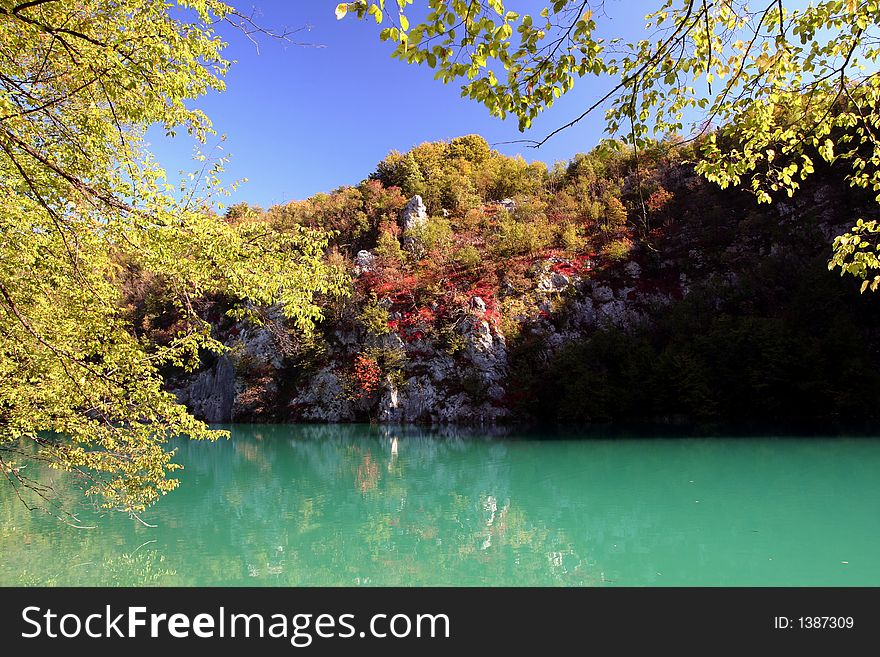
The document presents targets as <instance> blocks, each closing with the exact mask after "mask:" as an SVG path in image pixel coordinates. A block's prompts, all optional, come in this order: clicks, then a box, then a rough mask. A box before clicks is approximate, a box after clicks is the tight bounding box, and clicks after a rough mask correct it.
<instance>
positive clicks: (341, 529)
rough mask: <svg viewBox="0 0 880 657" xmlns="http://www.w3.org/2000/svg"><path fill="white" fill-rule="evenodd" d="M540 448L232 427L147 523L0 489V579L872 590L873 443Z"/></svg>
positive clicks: (422, 435) (877, 484) (876, 475)
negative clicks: (42, 507)
mask: <svg viewBox="0 0 880 657" xmlns="http://www.w3.org/2000/svg"><path fill="white" fill-rule="evenodd" d="M535 438H536V436H532V437H530V438H526V437H519V438H517V437H516V436H513V437H511V438H505V439H497V438H496V439H492V438H485V437H480V436H479V435H475V436H461V435H459V436H449V435H446V436H444V435H439V434H432V433H430V432H427V431H422V430H418V429H402V430H392V429H388V428H382V427H370V426H341V427H340V426H321V427H316V426H289V425H288V426H285V425H280V426H243V425H241V426H235V427H232V439H231V440H229V441H220V442H217V443H196V442H188V441H181V442H179V443H178V444H177V445H178V447H179V454H178V459H177V460H178V461H179V462H181V463H183V464H184V465H185V470H184V471H183V472H182V473H181V477H180V478H181V486H180V488H179V489H178V490H176V491H174V492H173V493H171V494H170V495H168V496H166V497H165V498H163V499H162V500H161V501H160V502H159V504H158V505H156V506H155V507H153V508H151V509H150V510H148V511H147V512H146V513H144V514H143V516H142V517H143V518H144V520H145V521H147V522H149V523H150V524H153V525H155V527H146V526H144V525H142V524H140V523H138V522H136V521H133V520H130V519H129V518H127V517H124V516H103V517H99V516H97V515H95V514H93V513H89V512H88V511H83V512H82V513H81V515H80V519H81V520H82V521H83V522H84V523H94V524H96V525H97V528H95V529H89V530H85V529H74V528H71V527H68V526H66V525H63V524H61V523H59V522H58V521H57V520H55V519H54V518H51V517H49V516H47V515H45V514H42V513H31V512H28V511H27V510H26V509H25V508H24V507H23V506H22V505H21V504H20V503H19V502H18V501H17V499H16V498H15V497H14V495H13V493H12V491H11V490H10V488H9V486H8V485H6V483H5V482H2V485H0V522H2V524H0V550H2V554H3V559H2V560H0V584H2V585H17V584H25V585H45V584H53V585H132V586H139V585H182V586H190V585H251V586H262V585H281V586H295V585H345V586H355V585H376V586H379V585H478V586H483V585H563V586H569V585H572V586H665V585H675V586H707V585H708V586H715V585H723V586H740V585H754V586H778V585H791V586H800V585H818V586H862V585H870V586H878V585H880V440H876V439H865V438H858V439H847V438H833V439H819V438H810V439H795V438H735V439H733V438H732V439H724V438H711V439H692V438H688V439H624V440H621V439H615V440H608V439H606V440H599V439H580V440H536V439H535ZM571 438H577V436H574V435H572V436H571ZM54 476H56V477H57V476H60V475H57V474H56V475H54ZM57 483H58V485H59V486H63V482H62V481H61V480H59V481H58V482H57ZM76 499H77V498H76V497H75V496H73V495H71V496H70V498H69V500H70V503H73V502H72V501H73V500H76Z"/></svg>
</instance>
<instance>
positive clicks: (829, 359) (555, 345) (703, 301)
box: [126, 135, 880, 424]
mask: <svg viewBox="0 0 880 657" xmlns="http://www.w3.org/2000/svg"><path fill="white" fill-rule="evenodd" d="M692 156H693V151H692V147H690V146H685V145H682V144H679V143H676V142H665V143H658V144H656V145H655V146H654V147H653V148H652V149H651V150H650V151H649V152H642V153H640V154H639V157H638V158H635V157H634V156H633V154H632V153H631V152H629V151H628V150H627V149H625V148H624V147H622V146H621V145H620V144H616V143H614V142H607V143H605V144H603V145H602V146H601V147H600V148H597V149H595V150H594V151H592V152H591V153H589V154H586V155H579V156H578V157H576V158H575V159H574V160H572V161H571V162H568V163H564V164H557V165H555V166H554V167H553V168H552V169H548V168H547V167H546V166H544V165H541V164H538V163H535V164H527V163H526V162H525V161H524V160H522V159H521V158H509V157H505V156H502V155H500V154H498V153H497V152H494V151H492V150H491V149H490V147H489V146H488V144H487V143H486V142H485V141H484V140H483V139H482V138H480V137H477V136H474V135H471V136H467V137H462V138H458V139H454V140H452V141H450V142H442V143H425V144H422V145H420V146H417V147H415V148H414V149H412V150H411V151H410V152H408V153H403V154H401V153H391V154H390V155H389V156H388V157H387V158H386V159H385V160H383V161H382V162H380V163H379V164H378V166H377V168H376V171H375V172H374V173H373V174H372V175H371V176H370V177H369V178H368V179H367V180H365V181H364V182H363V183H361V184H359V185H357V186H355V187H345V188H340V189H338V190H336V191H334V192H332V193H330V194H320V195H316V196H314V197H312V198H310V199H308V200H306V201H300V202H292V203H288V204H285V205H280V206H275V207H272V208H269V209H268V210H262V209H260V208H256V207H250V206H247V205H238V206H233V207H232V208H230V209H229V211H228V212H227V214H226V220H227V221H229V222H232V223H236V222H255V223H266V224H267V225H270V226H271V227H272V228H273V230H281V231H283V230H285V229H286V228H290V227H292V226H295V225H302V226H309V227H313V228H321V229H325V230H329V231H333V236H334V237H333V240H332V245H333V246H332V247H331V248H330V250H329V251H328V253H327V259H328V262H330V263H332V264H335V265H336V266H337V267H340V268H343V269H344V270H345V271H346V272H348V274H349V279H350V280H349V284H348V294H347V295H346V296H344V297H339V298H332V299H325V300H324V302H323V308H324V313H325V316H324V319H323V321H322V322H321V323H320V326H319V330H318V331H317V332H316V333H314V334H313V335H309V336H305V335H302V334H301V333H299V332H297V331H295V330H294V329H293V327H291V326H289V325H287V324H286V323H285V321H284V320H283V318H282V316H281V314H280V313H279V312H278V309H277V308H251V309H249V310H250V311H251V315H252V317H251V318H250V319H238V320H236V319H235V318H234V317H231V316H230V315H229V313H228V311H229V310H230V309H231V308H233V307H234V306H235V300H234V299H226V298H211V299H202V300H199V301H198V305H199V310H200V312H201V313H202V314H203V316H204V317H206V318H208V319H209V321H210V322H211V325H212V331H213V332H214V334H215V336H216V337H218V338H219V339H221V340H222V341H223V342H224V343H225V344H226V345H227V346H229V348H230V349H229V351H228V352H227V353H226V354H224V355H222V356H219V357H217V356H216V355H212V354H204V355H203V357H202V367H201V369H200V370H199V371H198V372H196V373H194V374H188V373H185V372H183V371H182V370H178V369H168V370H166V372H165V376H166V381H167V383H168V386H169V388H170V389H172V390H174V391H175V392H176V394H177V395H178V398H179V399H180V400H181V401H182V402H183V403H185V404H187V406H188V407H189V408H190V409H191V410H192V411H193V412H194V414H196V416H198V417H201V418H204V419H206V420H209V421H212V422H226V421H304V422H313V421H317V422H350V421H366V420H372V421H379V422H394V423H397V422H403V423H431V424H445V423H451V424H455V423H467V424H494V423H499V422H517V421H534V420H540V421H543V422H558V421H563V422H564V421H576V422H605V421H627V422H631V421H650V422H656V421H700V422H707V421H708V422H711V421H728V422H729V421H734V420H739V419H743V418H748V419H749V420H751V421H788V420H809V419H832V420H833V419H847V420H854V419H863V418H868V417H874V416H875V415H876V411H875V410H874V404H873V399H874V397H875V392H874V391H875V390H876V389H877V386H878V385H880V375H878V372H880V368H878V365H880V340H878V338H880V336H878V333H877V328H876V327H877V326H878V322H877V320H878V310H877V303H876V300H875V299H873V298H872V297H871V296H870V295H868V296H861V295H859V293H858V282H857V281H855V280H852V279H851V278H850V277H847V278H845V279H841V278H840V277H839V276H838V275H837V274H836V273H831V272H829V271H828V269H827V266H826V265H827V261H828V258H829V256H830V240H831V239H832V238H833V237H834V236H835V235H837V234H839V233H840V232H843V231H844V230H845V229H846V228H848V227H849V226H851V225H852V224H853V223H854V222H855V220H856V219H857V218H859V217H863V218H866V219H867V218H877V215H878V212H877V206H876V204H875V203H873V202H872V201H871V199H870V197H869V195H868V194H864V195H862V194H861V193H860V192H857V191H854V190H853V189H852V188H850V187H849V186H848V185H847V183H846V182H845V180H844V179H843V175H842V174H841V173H839V172H838V171H835V170H834V169H831V168H826V169H825V170H820V171H817V173H816V174H815V175H814V176H813V177H812V178H810V179H809V180H808V181H807V182H806V183H805V184H804V186H803V189H801V190H800V191H799V192H798V193H797V194H796V195H795V196H794V198H792V199H788V198H780V199H778V200H777V202H775V203H774V204H773V205H769V206H768V205H761V206H759V205H757V203H756V202H755V199H754V197H753V196H752V195H750V194H748V193H746V192H743V191H738V190H726V191H722V190H720V189H718V188H717V187H715V186H713V185H711V184H710V183H708V182H706V181H705V180H703V179H701V178H699V177H698V176H696V175H695V174H694V172H693V167H692V166H691V165H690V164H688V161H689V159H691V158H692ZM126 289H127V294H128V303H129V308H130V315H131V321H132V325H133V327H135V330H136V331H141V332H143V333H144V335H145V336H146V337H147V338H148V339H149V340H153V341H158V342H161V341H163V340H169V339H171V336H173V334H174V330H175V322H176V318H175V315H174V311H173V309H172V306H171V305H170V304H169V303H167V299H166V298H165V295H166V294H167V291H166V290H165V289H164V288H163V285H162V281H161V280H159V279H156V280H149V281H145V280H143V279H141V278H139V277H138V274H137V272H130V279H129V280H128V282H127V288H126ZM257 318H259V319H257Z"/></svg>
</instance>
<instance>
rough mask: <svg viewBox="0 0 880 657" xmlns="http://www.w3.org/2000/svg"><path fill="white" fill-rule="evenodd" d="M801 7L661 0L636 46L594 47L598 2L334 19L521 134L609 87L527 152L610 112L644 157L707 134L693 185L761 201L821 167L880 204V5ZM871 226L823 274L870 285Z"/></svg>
mask: <svg viewBox="0 0 880 657" xmlns="http://www.w3.org/2000/svg"><path fill="white" fill-rule="evenodd" d="M795 4H796V3H793V2H788V1H785V0H765V2H762V3H760V4H758V5H757V7H754V8H753V7H752V6H751V5H749V4H747V3H745V2H742V1H740V0H662V1H659V0H658V2H657V3H656V4H655V6H654V8H653V10H652V11H650V13H649V14H648V15H647V16H646V17H645V38H644V39H640V40H638V41H635V42H625V41H623V40H621V39H616V38H612V39H607V38H603V37H602V36H601V35H600V33H601V30H602V22H601V19H602V14H603V5H602V3H601V2H592V1H591V0H553V2H551V3H549V5H548V6H547V7H545V8H544V9H542V10H541V11H540V12H538V13H536V14H521V13H518V12H516V11H509V10H508V9H507V8H506V6H505V3H504V2H503V0H451V1H449V0H424V1H423V2H419V3H415V2H413V0H396V2H390V1H389V2H385V0H377V1H372V0H357V1H356V2H348V3H342V4H340V5H338V7H337V9H336V15H337V17H338V18H343V17H344V16H345V15H347V14H348V13H349V12H353V13H355V14H357V16H358V17H359V18H362V19H369V20H373V19H375V22H376V23H380V24H382V25H383V29H382V31H381V32H380V37H381V38H382V39H383V40H385V41H390V42H392V43H394V44H395V49H394V52H393V56H394V57H396V58H399V59H401V60H403V61H405V62H408V63H412V64H422V65H426V66H429V67H431V68H433V69H435V70H436V74H435V77H436V78H437V79H440V80H442V81H443V82H444V83H449V82H454V81H459V82H461V85H462V87H461V88H462V95H463V96H466V97H469V98H471V99H473V100H476V101H478V102H480V103H483V104H484V105H486V107H487V108H488V109H489V111H490V112H491V113H492V114H493V115H495V116H499V117H505V116H507V115H513V116H515V117H516V118H517V119H518V120H519V126H520V129H521V130H525V129H527V128H529V127H530V125H531V123H532V121H533V119H534V118H535V117H536V116H537V115H538V114H539V113H540V112H541V111H543V110H545V109H547V108H548V107H550V106H551V105H552V104H553V103H554V101H555V100H556V99H557V98H559V97H560V96H562V95H563V94H565V93H566V92H568V91H570V90H571V89H572V88H573V86H574V84H575V81H576V80H578V79H581V78H588V79H589V78H594V79H602V80H605V81H606V82H605V85H604V86H602V85H601V84H600V85H598V88H599V89H601V91H599V92H598V93H597V97H596V101H595V103H594V104H592V105H591V106H590V107H587V108H585V109H584V112H583V114H582V115H581V116H580V117H576V118H575V119H574V120H573V121H571V122H569V123H568V124H566V125H564V126H562V127H560V128H559V129H557V130H555V131H553V132H552V133H550V135H548V136H547V137H545V138H544V139H541V140H533V141H531V143H532V144H533V145H536V146H537V145H540V144H543V143H544V142H545V141H546V140H547V139H548V138H550V137H551V136H552V135H554V134H556V133H557V132H559V131H560V130H563V129H565V128H567V127H570V126H571V125H573V124H574V123H576V122H577V121H579V120H580V119H581V118H583V117H584V116H586V115H587V114H589V113H591V112H594V111H596V110H598V109H600V108H605V110H606V119H607V128H608V131H609V132H610V133H612V134H618V133H625V134H628V135H629V142H630V144H631V146H632V147H633V148H635V149H636V150H637V151H638V149H640V148H644V147H645V146H646V144H647V143H648V142H649V140H650V139H651V138H652V137H653V136H655V135H663V134H665V133H670V132H675V133H682V132H689V133H691V134H693V135H694V136H695V137H705V138H704V139H703V140H702V158H701V161H700V162H699V163H698V170H699V171H700V173H702V174H703V175H704V176H706V177H707V178H708V179H710V180H712V181H715V182H717V183H718V184H720V185H721V186H722V187H726V186H729V185H740V184H742V183H743V182H748V184H749V185H750V186H751V189H752V190H753V191H754V193H755V195H756V196H757V198H758V200H759V201H761V202H770V201H772V199H773V198H774V197H776V196H778V195H779V194H780V193H784V194H788V195H791V194H793V193H794V192H795V191H796V190H797V189H798V187H799V185H800V183H801V182H802V181H803V179H804V178H805V177H806V176H808V175H810V174H811V173H813V171H814V168H815V164H816V162H815V161H816V159H820V160H825V161H828V162H833V161H835V160H846V161H847V162H848V163H849V164H850V165H851V167H852V174H851V176H850V181H851V183H852V184H853V185H855V186H859V187H864V188H868V189H872V190H874V191H877V192H880V142H878V137H877V131H878V128H880V114H878V111H877V110H878V99H880V76H878V71H877V68H878V67H877V64H878V57H880V45H878V44H880V41H878V38H880V4H878V3H877V2H873V1H871V0H819V1H817V2H813V3H810V4H809V5H808V6H806V7H804V6H802V5H800V4H798V5H797V6H796V7H793V5H795ZM411 5H412V6H411ZM609 79H610V80H611V83H610V84H607V80H609ZM719 126H720V127H719ZM878 198H880V196H878ZM853 223H855V218H854V219H853ZM866 223H867V227H858V229H857V230H854V231H853V232H852V233H850V234H847V235H843V236H841V237H840V238H839V239H837V240H836V241H835V252H834V256H833V258H832V260H831V263H830V265H829V266H830V267H832V268H833V267H839V268H840V269H841V272H842V273H847V272H848V273H852V274H854V275H856V276H859V277H862V278H864V279H865V281H866V287H867V286H868V285H870V287H871V288H872V289H876V288H877V287H878V286H880V276H875V274H876V270H877V269H878V260H877V251H878V241H877V240H876V239H870V237H871V236H873V235H876V231H875V230H874V228H876V223H875V222H866ZM863 289H864V287H863Z"/></svg>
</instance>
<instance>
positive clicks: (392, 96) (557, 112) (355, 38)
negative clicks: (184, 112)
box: [148, 0, 650, 207]
mask: <svg viewBox="0 0 880 657" xmlns="http://www.w3.org/2000/svg"><path fill="white" fill-rule="evenodd" d="M418 1H419V0H417V3H418ZM233 4H235V6H236V7H237V8H238V9H239V10H240V11H242V12H243V13H247V14H249V13H250V12H251V11H254V12H255V15H256V19H257V20H258V22H260V23H261V24H262V25H265V26H268V27H271V28H273V29H279V28H291V29H293V28H297V27H301V26H304V25H310V26H311V29H310V30H309V31H308V32H305V31H303V32H300V33H298V34H297V35H296V36H295V37H294V38H296V39H297V40H299V41H307V42H309V43H312V44H316V45H318V46H321V47H299V46H294V45H290V44H281V43H277V42H272V41H268V40H265V39H263V40H262V41H261V43H260V48H259V53H258V52H257V50H256V48H255V47H254V45H253V44H252V43H251V42H250V41H248V39H247V38H245V37H244V36H243V35H241V34H237V33H234V32H229V33H228V34H225V35H224V36H225V37H226V38H227V40H228V41H229V46H228V48H227V50H226V51H225V55H226V57H227V58H229V59H232V60H235V61H236V63H235V64H234V65H233V67H232V69H231V70H230V72H229V74H228V76H227V78H226V83H227V90H226V91H225V92H224V93H222V94H212V95H210V96H208V97H205V98H202V99H200V100H199V101H198V102H197V103H195V105H196V106H198V107H200V108H201V109H203V110H204V111H205V112H206V113H207V114H208V116H209V117H210V118H211V119H212V121H213V122H214V126H215V128H216V130H217V132H218V133H219V134H223V135H226V141H225V143H224V144H223V152H224V153H225V154H227V155H230V156H231V161H230V162H229V164H228V165H227V167H226V172H225V174H224V176H223V178H224V181H225V182H226V183H232V182H234V181H236V180H239V179H242V178H247V179H248V182H247V183H245V184H243V185H241V186H240V187H239V188H238V190H237V191H235V192H234V193H233V194H232V196H231V197H230V198H229V199H227V200H226V201H225V202H226V203H234V202H238V201H248V202H250V203H256V204H259V205H262V206H264V207H266V206H268V205H272V204H275V203H283V202H286V201H289V200H293V199H303V198H307V197H308V196H311V195H312V194H314V193H316V192H321V191H330V190H332V189H335V188H336V187H339V186H342V185H350V184H356V183H358V182H359V181H361V180H363V179H364V178H366V177H367V175H369V173H370V172H371V171H373V169H374V168H375V165H376V163H377V162H379V161H380V160H381V159H382V158H383V157H384V156H385V155H386V154H387V153H388V152H389V151H390V150H392V149H397V150H401V151H405V150H408V149H409V148H411V147H412V146H414V145H416V144H419V143H421V142H423V141H431V140H438V139H450V138H452V137H456V136H459V135H464V134H470V133H479V134H481V135H483V136H484V137H486V139H487V140H489V142H490V143H494V142H500V141H507V140H511V139H519V138H523V137H527V138H541V137H543V136H544V135H546V134H547V133H548V132H550V131H551V130H552V129H554V128H556V127H558V126H559V125H561V124H564V123H566V122H567V121H569V120H571V119H572V118H574V117H575V116H577V115H578V114H580V113H581V111H583V108H585V107H586V106H588V104H591V101H592V99H595V98H596V97H597V96H599V95H601V93H602V87H600V86H597V83H596V82H595V81H593V80H591V79H588V78H584V79H582V80H580V81H579V82H578V84H577V85H576V87H575V89H574V90H573V91H571V92H570V93H569V94H567V95H566V96H564V97H563V98H562V99H561V100H559V101H557V102H556V104H555V105H554V106H553V107H552V108H551V109H550V110H548V111H547V112H546V113H545V114H544V115H543V116H542V117H540V118H539V119H538V120H536V121H535V122H534V124H533V127H532V129H531V130H530V131H529V132H527V133H525V134H522V133H520V132H519V131H518V130H517V125H516V120H515V119H508V120H506V121H501V120H499V119H497V118H493V117H491V116H489V113H488V111H487V110H486V108H485V107H483V106H482V105H479V104H477V103H474V102H473V101H470V100H468V99H464V98H461V97H460V91H459V88H458V86H456V85H454V84H452V85H443V84H442V83H440V82H438V81H435V80H434V78H433V71H431V69H429V68H427V67H419V66H409V65H406V64H404V63H402V62H400V61H397V60H393V59H391V57H390V51H391V46H390V45H389V44H387V43H383V42H381V41H379V38H378V29H377V26H376V25H375V23H373V22H372V21H369V22H367V21H363V22H362V21H358V20H356V19H355V18H353V17H350V18H346V19H345V20H342V21H337V20H336V18H335V16H334V8H335V7H336V4H337V0H332V1H327V0H248V1H246V2H239V3H235V2H233ZM544 4H545V3H542V2H530V1H520V2H516V1H515V0H514V1H509V2H508V5H509V6H510V8H512V9H517V10H522V9H529V8H531V9H532V11H535V12H536V11H538V10H539V9H540V7H541V6H543V5H544ZM605 6H606V12H607V14H608V18H603V19H602V23H603V24H604V25H607V28H606V33H607V34H609V35H611V34H613V35H614V36H623V37H629V38H632V37H636V36H638V35H637V33H636V30H638V29H640V26H641V25H642V24H643V23H642V18H643V16H644V14H645V13H646V11H647V9H648V7H649V6H650V5H646V3H642V2H639V1H634V0H606V2H605ZM602 128H603V120H602V114H601V112H599V113H597V114H595V115H594V116H591V117H589V118H588V119H585V120H584V121H582V122H581V123H580V124H578V125H577V126H576V127H574V128H571V129H569V130H566V131H565V132H563V133H562V134H560V135H559V136H557V137H555V138H554V139H553V140H551V141H550V142H548V143H547V144H546V145H545V146H543V147H541V148H540V149H539V150H535V149H530V148H527V147H525V146H522V145H518V146H516V145H507V146H497V148H498V150H500V151H501V152H503V153H505V154H508V155H516V154H521V155H522V156H523V157H525V158H526V159H527V160H529V161H532V160H542V161H544V162H547V163H552V162H554V161H556V160H568V159H570V158H571V157H572V156H573V155H575V154H576V153H578V152H583V151H588V150H590V149H591V148H592V147H593V146H595V144H596V143H597V142H598V141H599V139H601V138H602V136H603V135H602ZM148 138H149V140H150V143H151V146H152V151H153V152H154V153H155V154H156V156H157V157H158V159H159V161H160V163H162V165H163V166H164V167H165V168H166V170H167V171H168V173H169V179H170V180H171V181H172V182H174V181H175V180H177V179H178V176H177V172H179V171H181V170H185V171H190V170H194V169H195V168H196V166H195V164H194V163H193V162H192V160H191V155H192V150H193V146H194V144H193V143H192V141H190V140H188V139H186V138H181V137H178V138H176V139H174V140H167V139H165V138H164V136H163V135H162V134H161V132H160V131H157V130H152V131H150V133H148ZM210 145H211V144H210V143H209V146H210Z"/></svg>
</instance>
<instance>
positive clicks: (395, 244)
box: [374, 231, 406, 264]
mask: <svg viewBox="0 0 880 657" xmlns="http://www.w3.org/2000/svg"><path fill="white" fill-rule="evenodd" d="M374 253H375V254H376V256H378V257H379V258H380V259H381V260H383V261H385V262H386V263H396V264H402V263H403V262H404V260H406V253H405V252H404V251H403V249H402V248H400V241H399V240H398V239H397V237H395V236H394V234H393V233H391V232H390V231H382V232H380V233H379V239H378V241H377V244H376V248H375V250H374Z"/></svg>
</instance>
